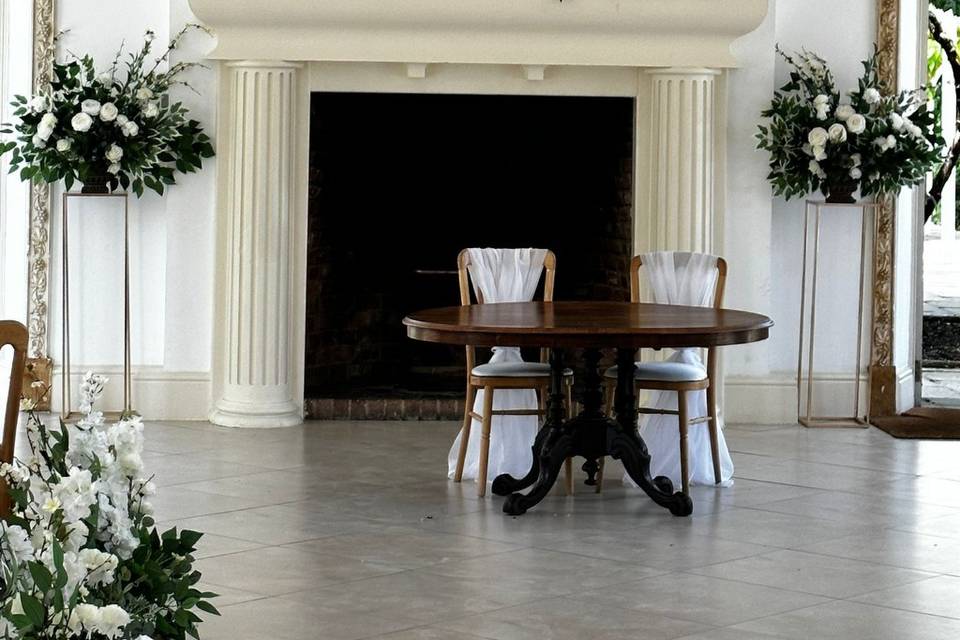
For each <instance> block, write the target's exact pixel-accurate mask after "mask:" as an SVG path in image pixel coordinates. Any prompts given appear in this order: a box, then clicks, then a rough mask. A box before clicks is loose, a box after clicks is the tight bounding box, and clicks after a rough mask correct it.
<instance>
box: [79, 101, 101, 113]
mask: <svg viewBox="0 0 960 640" xmlns="http://www.w3.org/2000/svg"><path fill="white" fill-rule="evenodd" d="M80 109H81V110H82V111H83V112H84V113H85V114H87V115H90V116H95V115H97V114H98V113H100V103H99V102H97V101H96V100H84V101H83V102H81V103H80Z"/></svg>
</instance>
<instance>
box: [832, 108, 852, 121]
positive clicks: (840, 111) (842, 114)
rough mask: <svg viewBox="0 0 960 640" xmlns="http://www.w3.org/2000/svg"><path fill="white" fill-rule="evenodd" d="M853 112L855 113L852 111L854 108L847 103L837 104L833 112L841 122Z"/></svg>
mask: <svg viewBox="0 0 960 640" xmlns="http://www.w3.org/2000/svg"><path fill="white" fill-rule="evenodd" d="M855 113H856V111H854V110H853V107H852V106H850V105H849V104H841V105H839V106H838V107H837V110H836V112H835V114H836V116H837V120H840V121H842V122H846V120H847V118H849V117H850V116H852V115H853V114H855Z"/></svg>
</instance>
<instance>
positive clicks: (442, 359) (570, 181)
mask: <svg viewBox="0 0 960 640" xmlns="http://www.w3.org/2000/svg"><path fill="white" fill-rule="evenodd" d="M633 120H634V109H633V100H632V99H628V98H584V97H555V96H546V97H541V96H479V95H406V94H362V93H314V94H313V97H312V100H311V129H310V200H309V230H308V233H309V238H308V263H307V306H306V371H305V383H306V389H305V391H306V393H305V396H306V398H307V399H308V400H309V399H317V398H337V397H341V398H342V397H349V398H367V397H424V396H425V397H432V396H443V395H445V394H451V395H456V394H460V395H462V394H463V388H464V383H465V380H464V352H463V348H462V347H447V346H442V345H431V344H426V343H422V342H414V341H412V340H409V339H408V338H406V335H405V332H404V328H403V326H402V325H401V320H402V318H403V317H404V315H406V314H407V313H409V312H411V311H414V310H417V309H421V308H426V307H435V306H446V305H456V304H458V303H459V294H458V289H457V279H456V275H455V274H454V272H455V269H456V257H457V253H458V252H459V251H460V250H461V249H462V248H464V247H468V246H479V247H483V246H495V247H530V246H536V247H544V248H549V249H552V250H553V251H554V252H555V253H556V254H557V282H556V293H555V297H556V299H558V300H563V299H568V300H576V299H592V300H603V299H608V300H625V299H627V298H628V297H629V284H628V280H627V273H626V267H627V264H628V262H629V259H630V255H631V253H632V201H631V198H632V191H633V189H632V183H633V126H634V123H633ZM528 355H529V357H531V358H535V357H536V356H537V354H536V353H535V352H531V353H530V354H528Z"/></svg>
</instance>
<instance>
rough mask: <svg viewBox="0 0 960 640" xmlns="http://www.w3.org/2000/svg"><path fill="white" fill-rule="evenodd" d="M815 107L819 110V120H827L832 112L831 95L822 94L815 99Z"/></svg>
mask: <svg viewBox="0 0 960 640" xmlns="http://www.w3.org/2000/svg"><path fill="white" fill-rule="evenodd" d="M813 108H814V109H815V110H816V112H817V119H818V120H826V119H827V115H828V114H829V113H830V96H827V95H824V94H822V93H821V94H820V95H818V96H817V97H816V98H814V99H813Z"/></svg>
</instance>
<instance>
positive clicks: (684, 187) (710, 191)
mask: <svg viewBox="0 0 960 640" xmlns="http://www.w3.org/2000/svg"><path fill="white" fill-rule="evenodd" d="M644 73H646V74H647V76H648V78H647V82H641V86H642V87H644V88H645V91H646V92H648V96H644V95H641V96H640V97H639V100H645V99H646V100H647V103H646V105H642V106H641V108H643V109H647V110H648V120H647V121H648V122H649V123H650V125H649V129H648V130H647V131H646V136H647V140H646V144H644V145H638V149H637V152H638V154H645V155H646V157H645V158H638V161H639V162H638V166H645V167H647V170H646V172H645V173H646V175H645V176H641V180H640V181H639V185H638V187H639V188H638V204H639V205H640V206H639V207H638V220H637V244H638V248H639V249H640V250H641V251H657V250H673V251H699V252H705V253H712V252H713V251H715V247H714V239H715V233H714V231H715V229H714V224H715V222H714V204H715V203H714V173H715V168H714V164H715V154H716V145H715V136H716V133H717V132H716V105H715V99H716V96H715V93H716V78H717V76H718V75H719V72H718V71H716V70H713V69H693V68H689V69H688V68H669V69H652V70H648V71H645V72H644ZM639 100H638V102H639ZM638 122H642V120H639V119H638Z"/></svg>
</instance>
